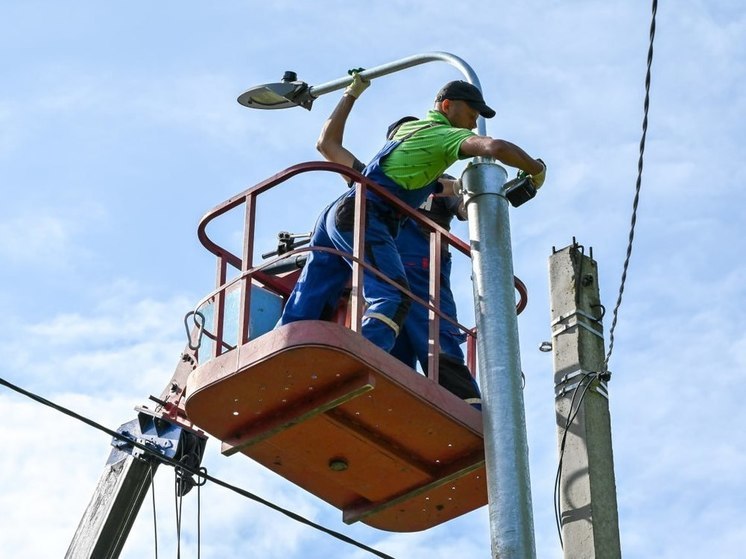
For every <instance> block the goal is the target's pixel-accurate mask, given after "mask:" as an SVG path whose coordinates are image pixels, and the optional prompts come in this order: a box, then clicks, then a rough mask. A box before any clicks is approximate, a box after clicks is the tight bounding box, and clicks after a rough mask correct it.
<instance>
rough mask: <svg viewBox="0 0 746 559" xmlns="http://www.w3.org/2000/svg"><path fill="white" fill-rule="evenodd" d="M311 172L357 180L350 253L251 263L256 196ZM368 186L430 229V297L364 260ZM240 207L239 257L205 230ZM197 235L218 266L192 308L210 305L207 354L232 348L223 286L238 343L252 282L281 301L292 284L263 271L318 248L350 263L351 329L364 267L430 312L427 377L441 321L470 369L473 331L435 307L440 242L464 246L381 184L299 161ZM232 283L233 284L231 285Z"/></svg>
mask: <svg viewBox="0 0 746 559" xmlns="http://www.w3.org/2000/svg"><path fill="white" fill-rule="evenodd" d="M313 171H326V172H332V173H338V174H341V175H343V176H345V177H347V178H349V179H351V180H354V181H355V182H357V183H358V184H359V187H358V189H357V193H356V196H355V227H354V230H353V238H354V242H353V253H352V254H351V255H350V254H344V253H341V252H339V251H336V250H333V249H330V248H323V247H303V248H298V249H295V250H292V251H289V252H286V253H284V254H282V255H279V256H277V257H275V258H273V259H270V260H266V261H264V262H262V263H261V264H259V265H254V261H253V258H254V233H255V231H254V229H255V225H256V212H257V199H258V197H259V195H261V194H263V193H265V192H267V191H268V190H270V189H272V188H274V187H276V186H278V185H279V184H282V183H284V182H286V181H288V180H289V179H291V178H293V177H295V176H297V175H299V174H302V173H307V172H313ZM368 189H370V190H373V191H374V192H376V194H377V195H378V196H379V197H380V198H383V199H385V200H387V201H388V203H390V204H391V205H392V206H394V207H395V208H396V211H397V212H399V213H401V214H403V215H406V216H408V217H409V219H413V220H415V221H416V222H418V223H419V224H421V225H422V226H423V228H424V229H426V230H428V231H430V293H429V299H430V301H424V300H422V299H420V298H419V297H417V296H415V295H414V294H413V293H412V292H411V291H409V290H408V289H403V288H402V287H401V286H400V285H398V284H396V283H395V282H394V281H393V280H391V279H389V278H387V277H385V276H383V275H382V274H381V273H380V272H378V271H377V270H375V269H373V268H371V267H370V266H368V265H366V264H365V262H364V259H363V247H364V245H365V204H366V196H365V193H366V191H367V190H368ZM241 206H245V209H244V235H243V247H242V254H241V255H240V256H239V255H237V254H234V253H233V252H231V251H230V250H228V249H226V248H225V247H223V246H220V245H219V244H217V243H216V242H214V241H213V240H212V239H210V237H209V236H208V234H207V226H208V225H209V224H210V223H212V222H213V221H214V220H216V219H217V218H219V217H221V216H223V215H225V214H227V213H228V212H230V211H231V210H235V209H236V208H239V207H241ZM197 234H198V237H199V240H200V242H201V243H202V244H203V245H204V246H205V248H207V250H209V251H210V252H211V253H212V254H214V255H215V256H216V257H217V269H216V286H217V287H216V289H215V290H214V291H213V292H212V293H210V294H209V295H207V296H206V297H204V298H203V299H202V301H200V303H199V304H198V306H197V309H198V310H199V308H200V307H202V306H203V305H205V304H207V303H212V304H213V305H214V320H213V324H214V331H209V330H207V329H205V332H204V333H205V335H207V336H208V337H209V338H211V339H213V340H214V341H215V344H214V347H213V351H212V357H216V356H218V355H220V354H221V353H223V352H224V351H225V350H228V349H230V348H231V347H232V346H231V345H230V344H227V343H226V341H225V339H224V330H225V302H226V293H227V290H228V289H236V288H238V289H240V303H239V307H238V313H239V316H238V335H237V340H236V341H237V344H238V345H242V344H244V343H246V342H248V341H249V337H250V332H249V317H250V309H251V289H250V286H251V284H252V282H253V283H254V284H255V285H256V284H258V285H260V286H262V287H263V288H266V289H268V290H270V291H272V292H274V293H277V294H279V295H281V296H282V297H283V298H284V299H286V298H287V295H288V294H289V290H290V287H291V285H288V283H287V281H283V280H282V278H278V277H275V276H272V275H270V274H267V273H266V272H264V270H265V269H267V268H268V267H270V266H272V265H273V264H275V263H277V262H279V261H280V260H284V259H287V258H288V257H292V256H293V255H296V254H302V253H305V252H309V251H311V250H317V251H318V250H321V251H326V252H331V253H335V254H339V255H340V256H344V257H345V258H347V259H349V260H350V261H351V262H352V273H351V301H350V328H351V329H352V330H353V331H355V332H359V331H360V326H361V322H362V315H363V311H364V300H363V297H362V286H363V271H364V270H367V271H368V272H370V273H373V274H376V275H377V276H378V277H380V278H381V279H382V280H384V281H386V282H387V283H389V284H390V285H392V286H394V287H395V288H396V289H398V290H399V291H402V292H403V293H404V294H406V295H407V296H408V297H410V298H411V299H412V301H413V302H414V304H420V305H424V306H425V307H426V308H427V309H428V311H429V315H430V345H429V347H431V348H433V350H432V351H431V353H430V356H429V362H428V369H429V371H430V375H429V376H430V378H431V379H433V380H435V381H437V376H438V349H439V330H440V321H441V320H447V321H449V322H451V323H452V324H454V325H455V326H457V327H458V328H459V329H460V330H461V331H463V332H465V333H466V334H467V340H468V341H467V355H468V365H469V368H470V370H472V371H474V365H475V363H474V361H475V353H476V352H475V347H476V346H475V336H476V331H475V329H474V328H467V327H466V326H464V325H462V324H459V323H458V322H456V321H455V320H453V319H452V318H450V317H448V316H446V315H444V314H442V313H441V311H440V267H441V248H442V247H444V246H450V247H453V249H454V250H457V251H459V252H461V253H462V254H464V255H466V256H467V257H468V256H470V249H469V245H468V244H466V243H465V242H464V241H462V240H461V239H459V238H458V237H456V236H455V235H453V234H451V233H450V232H448V231H447V230H445V229H443V228H442V227H440V226H439V225H438V224H437V223H435V222H433V221H432V220H430V219H428V218H427V217H425V216H424V215H422V214H421V213H419V212H417V211H416V210H413V209H412V208H411V207H410V206H408V205H406V204H404V203H403V202H401V201H400V200H399V199H398V198H396V197H394V196H393V195H391V194H389V193H388V192H387V191H385V190H384V189H383V188H381V187H380V186H378V185H377V184H375V183H373V182H371V181H370V180H368V179H367V178H366V177H364V176H363V175H361V174H360V173H358V172H356V171H354V170H353V169H350V168H348V167H345V166H343V165H339V164H336V163H327V162H308V163H300V164H298V165H294V166H292V167H289V168H288V169H285V170H284V171H282V172H280V173H277V174H276V175H274V176H272V177H270V178H269V179H267V180H265V181H263V182H261V183H259V184H257V185H256V186H253V187H251V188H249V189H247V190H245V191H243V192H241V193H239V194H237V195H235V196H233V197H231V198H230V199H228V200H226V201H225V202H223V203H222V204H220V205H218V206H216V207H215V208H213V209H212V210H210V211H209V212H207V213H206V214H205V215H204V217H203V218H202V219H201V221H200V223H199V227H198V232H197ZM229 266H231V267H233V268H235V269H236V270H238V272H239V274H238V275H237V277H235V278H233V279H231V280H228V267H229ZM515 282H516V288H517V289H518V292H519V294H520V301H519V303H518V305H517V312H519V313H520V312H521V311H522V310H523V308H525V306H526V302H527V291H526V287H525V285H524V284H523V282H521V281H520V280H519V279H518V278H516V279H515ZM234 286H237V287H234Z"/></svg>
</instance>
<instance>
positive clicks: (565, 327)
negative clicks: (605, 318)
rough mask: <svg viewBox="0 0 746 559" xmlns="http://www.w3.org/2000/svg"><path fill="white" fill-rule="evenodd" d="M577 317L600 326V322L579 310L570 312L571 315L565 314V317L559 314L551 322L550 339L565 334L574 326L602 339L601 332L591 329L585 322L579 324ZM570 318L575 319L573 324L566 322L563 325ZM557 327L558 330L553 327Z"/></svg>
mask: <svg viewBox="0 0 746 559" xmlns="http://www.w3.org/2000/svg"><path fill="white" fill-rule="evenodd" d="M578 317H583V318H586V319H588V320H590V321H592V322H595V323H596V324H600V322H601V321H600V320H599V319H597V318H596V317H594V316H591V315H589V314H588V313H586V312H583V311H581V310H576V311H575V312H572V313H569V314H566V315H562V314H561V315H559V316H558V317H557V318H556V319H555V320H554V321H552V325H551V326H552V338H556V337H557V336H559V335H560V334H564V333H565V332H567V331H568V330H570V329H571V328H575V327H576V326H578V327H580V328H584V329H585V330H588V331H589V332H590V333H591V334H593V335H594V336H598V337H599V338H601V339H602V340H603V339H604V334H603V332H602V331H601V330H596V329H595V328H593V327H592V326H590V325H589V324H586V323H585V322H581V321H580V320H579V319H578ZM572 318H574V319H575V320H574V321H573V322H566V323H565V321H566V320H570V319H572ZM562 323H564V324H562ZM558 325H560V327H559V328H555V326H558Z"/></svg>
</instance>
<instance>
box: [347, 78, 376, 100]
mask: <svg viewBox="0 0 746 559" xmlns="http://www.w3.org/2000/svg"><path fill="white" fill-rule="evenodd" d="M369 85H370V80H366V79H365V78H364V77H363V76H361V75H360V74H359V73H358V72H353V73H352V83H350V85H348V86H347V89H345V93H346V94H347V95H349V96H351V97H354V98H355V99H357V98H358V97H360V95H362V93H363V91H365V90H366V89H368V86H369Z"/></svg>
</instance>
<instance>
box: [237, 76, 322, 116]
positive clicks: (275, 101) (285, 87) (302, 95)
mask: <svg viewBox="0 0 746 559" xmlns="http://www.w3.org/2000/svg"><path fill="white" fill-rule="evenodd" d="M314 99H315V97H313V96H312V95H311V90H310V88H309V87H308V84H307V83H305V82H302V81H298V76H297V74H296V73H295V72H290V71H288V72H285V75H284V76H283V77H282V81H281V82H275V83H266V84H262V85H257V86H254V87H252V88H250V89H248V90H246V91H244V92H243V93H242V94H241V95H239V96H238V102H239V103H241V104H242V105H243V106H244V107H248V108H250V109H287V108H289V107H297V106H301V107H303V108H305V109H308V110H309V111H310V110H311V105H312V104H313V101H314Z"/></svg>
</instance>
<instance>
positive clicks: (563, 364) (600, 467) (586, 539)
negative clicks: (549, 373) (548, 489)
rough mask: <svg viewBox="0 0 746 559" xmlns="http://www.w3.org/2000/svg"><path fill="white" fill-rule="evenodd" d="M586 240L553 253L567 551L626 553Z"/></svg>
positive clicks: (594, 273)
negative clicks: (621, 530)
mask: <svg viewBox="0 0 746 559" xmlns="http://www.w3.org/2000/svg"><path fill="white" fill-rule="evenodd" d="M592 256H593V253H592V251H591V256H590V257H589V256H586V255H585V254H583V247H582V246H581V245H578V244H577V243H576V242H575V240H574V239H573V244H572V245H571V246H569V247H566V248H564V249H562V250H559V251H555V250H553V254H552V256H551V257H550V258H549V287H550V295H551V317H552V351H553V354H554V386H555V410H556V416H557V433H558V438H559V447H560V463H561V466H560V478H559V479H560V484H559V505H560V513H559V514H560V521H561V527H562V540H563V549H564V556H565V557H566V558H567V559H570V558H573V559H577V558H579V557H582V558H594V557H597V558H616V557H621V547H620V543H619V518H618V513H617V501H616V484H615V481H614V459H613V455H612V449H611V423H610V417H609V396H608V392H607V386H606V380H608V379H602V378H599V376H598V375H599V373H601V372H602V371H603V368H604V336H603V326H602V324H601V318H602V315H603V307H602V306H601V301H600V298H599V288H598V268H597V265H596V262H595V261H594V260H593V258H592Z"/></svg>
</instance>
